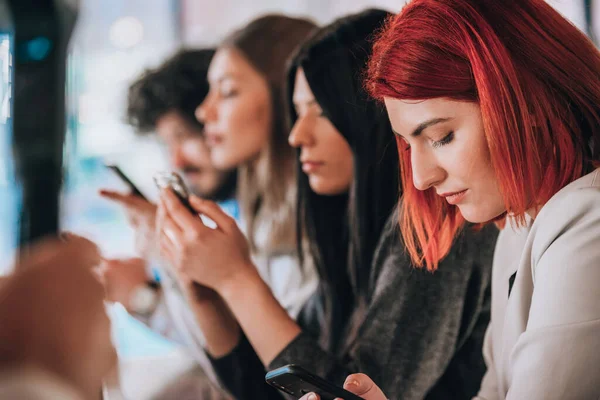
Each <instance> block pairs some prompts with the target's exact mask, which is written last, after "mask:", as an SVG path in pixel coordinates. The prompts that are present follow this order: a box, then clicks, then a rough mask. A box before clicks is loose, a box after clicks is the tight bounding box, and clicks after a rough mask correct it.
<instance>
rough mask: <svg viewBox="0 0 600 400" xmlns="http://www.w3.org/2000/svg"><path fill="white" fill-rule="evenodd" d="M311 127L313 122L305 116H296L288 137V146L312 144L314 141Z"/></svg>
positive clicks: (298, 146) (296, 146) (297, 146)
mask: <svg viewBox="0 0 600 400" xmlns="http://www.w3.org/2000/svg"><path fill="white" fill-rule="evenodd" d="M313 128H314V126H313V124H312V123H310V121H309V120H308V118H307V117H306V116H304V117H298V119H297V120H296V123H295V124H294V126H293V127H292V131H291V132H290V136H289V137H288V143H289V144H290V146H292V147H295V148H300V147H304V146H312V145H313V144H314V143H315V138H314V135H313Z"/></svg>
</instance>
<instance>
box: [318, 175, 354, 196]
mask: <svg viewBox="0 0 600 400" xmlns="http://www.w3.org/2000/svg"><path fill="white" fill-rule="evenodd" d="M309 184H310V188H311V189H312V191H313V192H315V193H316V194H319V195H321V196H337V195H339V194H343V193H345V192H347V190H341V189H339V188H338V187H336V186H335V185H332V184H330V183H328V182H324V181H323V180H321V179H318V178H316V179H313V178H310V179H309Z"/></svg>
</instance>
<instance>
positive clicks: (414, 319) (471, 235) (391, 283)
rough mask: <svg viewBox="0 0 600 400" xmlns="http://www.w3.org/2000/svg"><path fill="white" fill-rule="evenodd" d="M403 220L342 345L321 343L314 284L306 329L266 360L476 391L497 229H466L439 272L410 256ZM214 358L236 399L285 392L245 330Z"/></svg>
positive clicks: (453, 392)
mask: <svg viewBox="0 0 600 400" xmlns="http://www.w3.org/2000/svg"><path fill="white" fill-rule="evenodd" d="M397 226H398V225H397V220H396V219H395V218H390V221H389V223H388V225H387V227H386V229H385V230H384V233H383V235H382V237H381V240H380V243H379V246H378V248H377V250H376V253H375V256H374V259H373V260H374V262H373V266H372V271H371V279H370V290H369V296H368V298H367V299H366V302H365V303H364V305H363V306H361V307H357V308H356V310H355V312H354V314H353V315H352V317H351V318H350V320H349V321H348V322H347V326H346V327H345V329H344V332H346V333H345V335H344V337H340V338H338V339H337V343H336V345H335V348H336V349H337V350H335V351H332V349H327V348H324V346H323V345H322V344H320V343H322V340H320V339H321V337H320V336H322V335H321V334H320V332H325V330H330V328H329V327H328V326H327V322H326V321H325V320H324V318H323V313H322V312H320V310H321V309H322V304H323V296H322V295H321V294H319V292H317V294H315V296H314V297H313V298H311V299H310V300H309V302H308V303H307V304H306V305H305V307H304V309H303V311H302V313H301V314H300V316H299V318H298V324H299V325H300V326H301V327H302V329H303V332H302V333H301V334H300V335H298V336H297V337H296V338H295V339H294V340H293V341H292V342H291V343H290V344H289V345H288V346H287V347H286V348H285V349H284V350H283V351H282V352H281V353H280V354H279V355H278V356H277V357H276V358H275V360H273V362H272V363H271V365H269V366H268V369H273V368H277V367H280V366H282V365H286V364H297V365H300V366H302V367H304V368H305V369H307V370H309V371H312V372H313V373H315V374H317V375H320V376H322V377H324V378H326V379H328V380H330V381H332V382H334V383H336V384H339V385H342V383H343V382H344V380H345V377H346V376H347V375H348V374H350V373H355V372H362V373H365V374H367V375H369V376H370V377H371V378H372V379H373V380H374V381H375V382H376V383H377V384H378V385H379V386H380V387H381V388H382V389H383V391H384V393H386V394H387V396H388V397H389V398H390V399H404V400H412V399H470V398H471V397H472V396H474V395H475V394H476V393H477V391H478V389H479V385H480V382H481V379H482V377H483V374H484V373H485V364H484V362H483V357H482V351H481V349H482V344H483V337H484V333H485V330H486V327H487V325H488V322H489V311H490V279H491V265H492V255H493V252H494V246H495V243H496V237H497V235H498V231H497V229H496V228H495V227H494V226H488V227H486V228H484V229H483V230H481V231H479V232H475V231H474V230H473V229H472V228H468V229H465V230H464V231H463V233H462V234H461V235H460V237H459V238H458V239H457V241H456V242H455V244H454V246H453V248H452V250H451V252H450V254H449V255H448V256H447V257H446V258H445V259H444V260H443V261H442V262H441V263H440V266H439V270H438V271H437V272H435V273H433V274H432V273H429V272H427V271H425V270H422V269H416V268H415V267H413V266H412V265H411V263H410V258H409V256H408V255H407V254H406V252H405V250H404V246H403V244H402V242H401V238H400V235H399V232H398V228H397ZM213 364H214V366H215V369H216V371H217V373H218V375H219V377H220V379H221V380H222V382H223V384H224V385H225V386H226V387H227V388H228V390H229V391H230V392H231V393H232V394H233V395H234V396H235V397H236V398H238V399H282V398H283V397H282V395H281V394H279V393H278V392H276V391H275V390H274V389H271V388H270V387H268V386H267V385H266V384H265V383H264V374H265V368H264V366H263V365H262V364H261V363H260V361H259V359H258V357H257V356H256V354H255V353H254V351H253V349H252V347H251V346H250V344H249V342H248V341H247V340H246V338H243V339H242V340H241V341H240V343H239V344H238V346H237V347H236V349H234V350H233V351H232V352H231V353H230V354H229V355H227V356H225V357H223V358H220V359H218V360H213Z"/></svg>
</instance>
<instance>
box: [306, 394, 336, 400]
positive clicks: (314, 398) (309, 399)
mask: <svg viewBox="0 0 600 400" xmlns="http://www.w3.org/2000/svg"><path fill="white" fill-rule="evenodd" d="M300 400H320V397H319V395H318V394H316V393H307V394H305V395H304V396H302V397H301V398H300ZM336 400H337V399H336Z"/></svg>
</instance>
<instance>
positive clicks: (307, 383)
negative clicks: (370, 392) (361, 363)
mask: <svg viewBox="0 0 600 400" xmlns="http://www.w3.org/2000/svg"><path fill="white" fill-rule="evenodd" d="M265 380H266V381H267V383H268V384H269V385H271V386H273V387H274V388H276V389H279V390H281V391H282V392H284V393H287V394H289V395H292V396H293V397H295V398H297V399H299V398H300V397H302V396H304V395H305V394H307V393H311V392H313V393H316V394H318V395H319V396H320V397H321V400H334V399H337V398H340V399H344V400H362V398H361V397H358V396H357V395H355V394H353V393H350V392H349V391H347V390H346V389H343V388H341V387H339V386H337V385H335V384H333V383H331V382H328V381H326V380H325V379H323V378H321V377H319V376H316V375H314V374H312V373H310V372H308V371H307V370H305V369H304V368H302V367H300V366H298V365H294V364H290V365H286V366H284V367H281V368H277V369H275V370H273V371H270V372H269V373H267V375H266V376H265Z"/></svg>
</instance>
